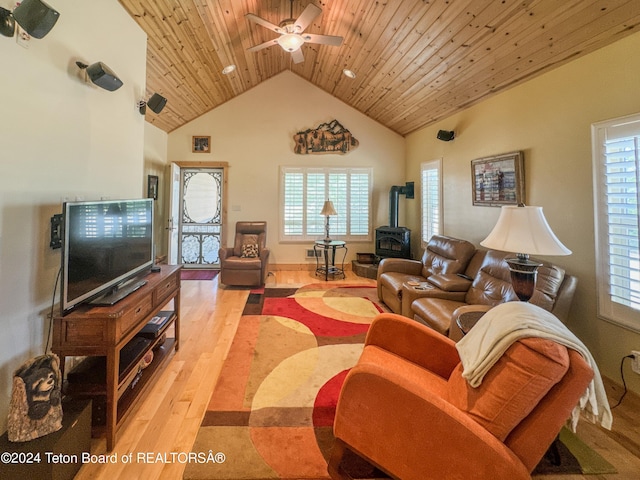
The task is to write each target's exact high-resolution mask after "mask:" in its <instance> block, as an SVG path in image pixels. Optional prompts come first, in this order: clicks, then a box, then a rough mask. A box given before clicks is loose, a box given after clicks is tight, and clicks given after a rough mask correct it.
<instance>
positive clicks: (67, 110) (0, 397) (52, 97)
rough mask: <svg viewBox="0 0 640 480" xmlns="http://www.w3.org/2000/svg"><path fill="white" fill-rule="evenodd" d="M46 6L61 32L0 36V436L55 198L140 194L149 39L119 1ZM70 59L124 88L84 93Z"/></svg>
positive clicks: (38, 297)
mask: <svg viewBox="0 0 640 480" xmlns="http://www.w3.org/2000/svg"><path fill="white" fill-rule="evenodd" d="M53 3H54V2H52V4H53ZM14 4H15V2H9V1H8V0H6V1H5V0H2V2H1V3H0V6H3V7H5V8H12V6H13V5H14ZM55 8H56V9H57V10H58V11H59V12H60V19H59V20H58V23H57V24H56V26H55V27H54V29H53V30H52V31H51V32H50V33H49V34H48V35H47V36H46V37H45V38H43V39H41V40H37V39H32V40H31V44H30V46H29V48H28V49H25V48H22V47H20V46H18V45H17V44H16V40H15V38H7V37H3V36H0V59H2V67H1V73H0V92H2V101H1V102H2V103H1V106H0V145H1V148H0V163H1V164H2V174H1V175H0V331H2V335H0V431H4V429H5V419H6V416H7V410H8V404H9V399H10V395H11V382H12V376H13V372H14V371H15V370H16V369H17V368H18V367H19V366H20V365H21V364H22V363H23V362H24V361H26V360H27V359H29V358H31V357H33V356H36V355H41V354H42V353H44V348H45V343H46V339H47V333H48V330H49V324H50V323H49V320H48V318H47V314H48V312H49V309H50V307H51V299H52V296H53V290H54V286H55V284H56V275H57V273H58V270H59V268H60V250H52V249H50V248H49V231H50V228H49V219H50V217H51V216H52V215H53V214H55V213H59V212H61V203H62V200H63V199H64V198H68V199H71V200H75V199H76V198H78V199H86V200H90V199H96V198H100V197H110V198H123V197H129V198H131V197H141V196H143V195H144V194H146V191H145V192H144V193H143V189H142V188H141V186H142V185H143V141H144V117H143V116H141V115H140V114H139V113H138V112H137V111H136V109H135V102H136V100H137V99H138V98H139V97H140V95H141V93H142V92H144V86H145V68H146V66H145V58H146V37H145V35H144V33H143V32H142V30H140V28H139V27H138V26H137V25H136V23H135V22H134V21H133V20H132V19H131V18H130V17H129V15H128V14H127V13H126V11H125V10H124V9H123V8H122V7H121V6H120V5H119V4H118V3H117V2H111V1H107V0H100V1H91V2H87V1H83V2H78V1H74V0H56V1H55ZM95 19H100V21H94V20H95ZM114 25H117V26H118V28H117V35H114V29H113V28H114V27H113V26H114ZM123 52H126V54H123ZM76 60H84V61H85V62H86V63H92V62H95V61H102V62H104V63H106V64H107V65H108V66H109V67H111V68H112V69H113V70H114V71H115V72H116V73H117V74H118V76H119V77H120V78H121V79H122V80H123V82H124V86H123V87H122V88H120V89H119V90H117V91H115V92H108V91H106V90H103V89H100V88H97V87H94V86H92V85H88V84H85V83H84V81H83V80H81V79H80V76H79V75H78V68H77V67H76V65H75V61H76ZM58 295H59V291H58ZM56 300H57V298H56Z"/></svg>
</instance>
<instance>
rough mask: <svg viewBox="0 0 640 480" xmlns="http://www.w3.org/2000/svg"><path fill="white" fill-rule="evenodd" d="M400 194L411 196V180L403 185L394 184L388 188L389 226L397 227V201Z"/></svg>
mask: <svg viewBox="0 0 640 480" xmlns="http://www.w3.org/2000/svg"><path fill="white" fill-rule="evenodd" d="M400 195H404V196H405V197H406V198H413V182H407V183H406V184H405V186H404V187H401V186H398V185H394V186H393V187H391V190H389V226H390V227H391V228H398V201H399V199H400Z"/></svg>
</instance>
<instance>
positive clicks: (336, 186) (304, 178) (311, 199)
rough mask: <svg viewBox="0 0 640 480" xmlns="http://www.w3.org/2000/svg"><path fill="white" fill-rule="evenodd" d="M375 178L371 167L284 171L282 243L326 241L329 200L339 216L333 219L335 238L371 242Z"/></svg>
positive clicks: (284, 169) (331, 220)
mask: <svg viewBox="0 0 640 480" xmlns="http://www.w3.org/2000/svg"><path fill="white" fill-rule="evenodd" d="M371 178H372V171H371V169H368V168H296V167H282V168H281V209H282V210H281V212H282V214H281V216H282V218H281V229H280V239H281V240H282V241H287V240H290V241H313V240H317V239H321V238H324V235H325V217H324V216H322V215H320V211H321V210H322V206H323V205H324V202H325V200H327V199H329V200H331V201H332V202H333V206H334V208H335V209H336V212H337V213H338V215H337V216H332V217H330V234H331V237H332V238H337V239H341V240H347V241H370V240H371V238H372V234H371V232H372V228H371Z"/></svg>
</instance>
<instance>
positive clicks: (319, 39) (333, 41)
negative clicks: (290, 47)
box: [302, 33, 343, 47]
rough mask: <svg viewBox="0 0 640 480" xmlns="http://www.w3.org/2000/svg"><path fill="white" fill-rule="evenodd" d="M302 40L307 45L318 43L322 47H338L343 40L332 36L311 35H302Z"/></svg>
mask: <svg viewBox="0 0 640 480" xmlns="http://www.w3.org/2000/svg"><path fill="white" fill-rule="evenodd" d="M302 38H303V39H304V41H305V42H308V43H320V44H322V45H332V46H334V47H339V46H341V45H342V42H343V38H342V37H336V36H334V35H315V34H313V33H304V34H302Z"/></svg>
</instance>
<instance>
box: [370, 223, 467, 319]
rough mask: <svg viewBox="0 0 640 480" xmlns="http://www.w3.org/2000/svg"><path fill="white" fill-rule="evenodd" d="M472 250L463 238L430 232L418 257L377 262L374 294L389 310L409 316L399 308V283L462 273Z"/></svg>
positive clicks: (386, 259) (401, 288)
mask: <svg viewBox="0 0 640 480" xmlns="http://www.w3.org/2000/svg"><path fill="white" fill-rule="evenodd" d="M475 251H476V247H475V246H474V245H473V244H472V243H471V242H468V241H466V240H460V239H457V238H452V237H446V236H443V235H434V236H433V237H431V240H429V243H428V244H427V248H425V251H424V254H423V255H422V259H421V260H410V259H405V258H384V259H382V260H381V261H380V264H379V265H378V276H377V283H378V298H379V299H380V300H381V301H382V302H384V303H385V304H386V305H387V306H388V307H389V308H390V309H391V311H392V312H394V313H401V314H403V315H405V316H410V314H409V313H410V312H409V311H408V310H407V311H404V312H403V308H402V303H403V302H402V296H403V294H404V292H403V285H405V284H406V283H407V282H416V283H419V282H426V281H427V278H429V277H431V276H432V275H436V274H451V275H455V274H457V273H463V272H464V271H465V269H466V268H467V265H468V263H469V261H470V260H471V258H472V257H473V255H474V253H475ZM405 290H406V289H405ZM456 298H457V297H456Z"/></svg>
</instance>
